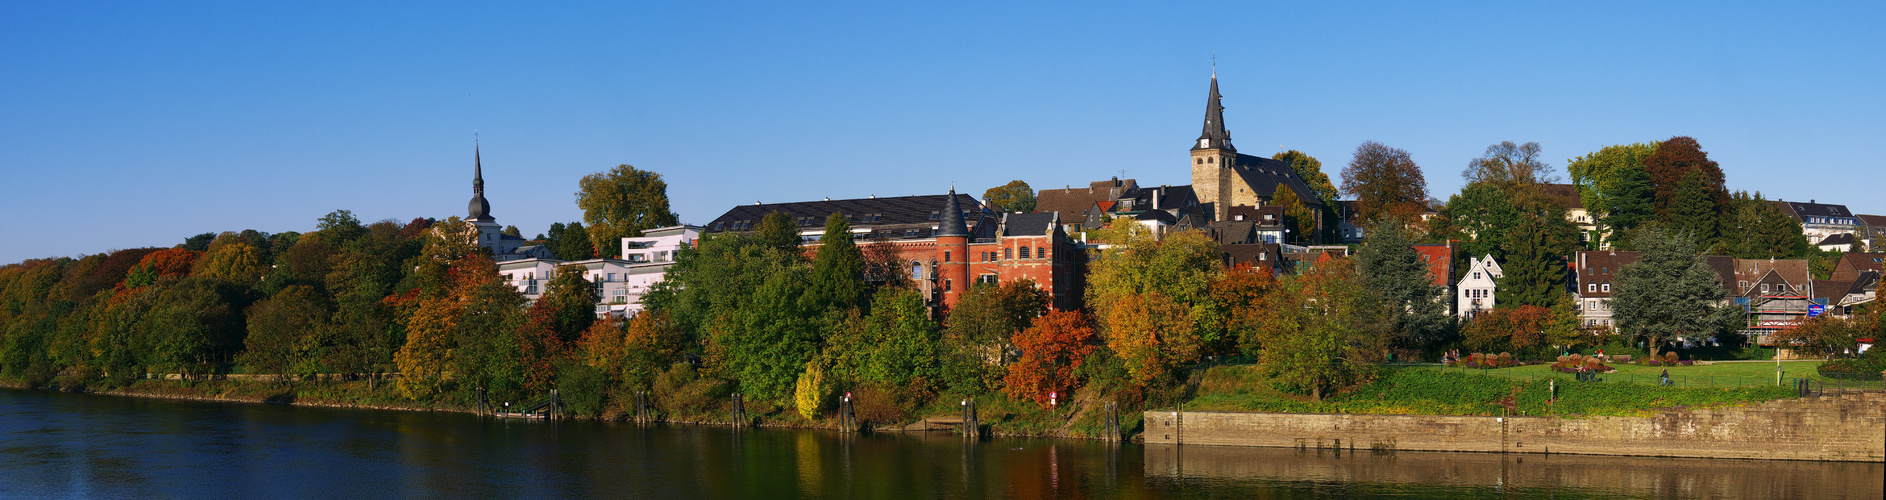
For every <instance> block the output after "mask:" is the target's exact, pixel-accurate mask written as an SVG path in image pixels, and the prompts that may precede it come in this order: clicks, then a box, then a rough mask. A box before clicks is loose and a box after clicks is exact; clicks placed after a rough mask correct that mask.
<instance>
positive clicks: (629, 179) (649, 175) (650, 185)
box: [576, 165, 679, 257]
mask: <svg viewBox="0 0 1886 500" xmlns="http://www.w3.org/2000/svg"><path fill="white" fill-rule="evenodd" d="M577 186H578V189H577V191H576V206H577V207H578V208H581V209H583V222H586V223H589V236H590V238H589V239H590V241H593V242H601V243H602V244H600V245H596V247H597V250H600V251H601V252H602V256H604V257H618V256H620V255H619V254H620V252H621V251H622V250H621V248H620V247H619V246H618V245H616V244H614V242H618V241H621V240H622V238H629V237H637V236H641V235H642V231H645V230H649V229H654V228H658V227H668V226H673V225H675V224H678V222H676V221H677V220H679V217H678V216H676V215H675V213H674V212H673V211H671V210H669V208H668V183H667V182H666V181H663V180H661V174H657V173H654V172H650V171H647V170H637V169H636V168H635V167H632V166H629V165H617V166H616V167H615V168H613V169H610V170H609V171H607V172H598V173H594V174H589V175H586V176H583V179H582V180H581V181H578V182H577Z"/></svg>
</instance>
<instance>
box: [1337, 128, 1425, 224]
mask: <svg viewBox="0 0 1886 500" xmlns="http://www.w3.org/2000/svg"><path fill="white" fill-rule="evenodd" d="M1342 177H1343V180H1342V191H1343V192H1344V193H1348V194H1349V195H1350V196H1353V197H1355V198H1356V210H1357V211H1358V214H1357V215H1358V216H1359V217H1360V218H1361V219H1362V220H1365V221H1372V220H1376V219H1379V218H1381V217H1384V216H1389V215H1394V216H1400V217H1402V218H1403V219H1404V220H1407V219H1408V218H1411V217H1414V216H1416V215H1419V214H1420V213H1421V211H1422V209H1423V208H1424V205H1423V204H1424V203H1425V202H1426V201H1427V199H1428V182H1427V179H1426V178H1425V177H1423V176H1422V175H1421V167H1420V166H1417V165H1415V162H1414V159H1413V158H1412V157H1410V156H1409V155H1408V152H1407V151H1404V150H1401V149H1396V148H1391V147H1388V146H1384V145H1382V143H1379V142H1375V141H1368V142H1364V143H1362V145H1361V146H1357V147H1356V152H1355V157H1354V158H1353V159H1351V160H1350V161H1349V166H1348V167H1344V168H1343V170H1342Z"/></svg>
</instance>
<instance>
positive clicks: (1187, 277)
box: [1087, 221, 1224, 361]
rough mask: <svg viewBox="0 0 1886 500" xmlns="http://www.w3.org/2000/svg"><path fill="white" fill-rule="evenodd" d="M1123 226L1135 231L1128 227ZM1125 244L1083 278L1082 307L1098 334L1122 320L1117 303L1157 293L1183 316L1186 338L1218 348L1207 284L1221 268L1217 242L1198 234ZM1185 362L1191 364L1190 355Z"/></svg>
mask: <svg viewBox="0 0 1886 500" xmlns="http://www.w3.org/2000/svg"><path fill="white" fill-rule="evenodd" d="M1124 224H1127V225H1130V226H1139V224H1135V223H1132V222H1130V221H1129V222H1124ZM1130 226H1128V227H1130ZM1140 227H1143V226H1140ZM1126 241H1127V242H1126V243H1125V244H1121V245H1117V246H1115V247H1113V248H1112V249H1109V250H1107V254H1106V256H1105V257H1104V258H1101V259H1100V260H1099V261H1098V262H1095V263H1094V264H1093V267H1092V268H1091V270H1090V271H1089V272H1088V287H1087V305H1088V307H1090V308H1092V309H1093V311H1094V316H1095V317H1096V319H1098V320H1099V321H1100V322H1101V330H1102V332H1103V333H1105V334H1108V335H1111V334H1112V331H1113V328H1114V327H1113V323H1112V321H1113V320H1114V319H1115V318H1120V317H1122V316H1120V315H1117V314H1114V313H1113V308H1114V307H1115V304H1116V303H1118V302H1119V301H1121V300H1125V299H1126V298H1128V297H1133V296H1139V295H1144V294H1148V293H1153V292H1157V293H1159V294H1160V295H1161V296H1163V297H1164V298H1165V299H1166V300H1167V301H1168V302H1170V303H1172V304H1174V305H1177V306H1179V307H1182V308H1184V309H1185V310H1186V311H1187V312H1186V314H1185V315H1184V316H1185V317H1186V319H1185V322H1186V323H1187V324H1188V325H1190V326H1189V328H1190V329H1191V330H1192V332H1191V333H1190V335H1193V336H1196V337H1199V341H1200V342H1201V343H1204V344H1216V343H1218V342H1219V340H1220V339H1219V338H1218V335H1220V334H1221V333H1222V332H1220V331H1219V330H1218V329H1217V325H1218V324H1219V323H1220V322H1219V320H1218V319H1217V318H1215V317H1214V316H1213V315H1214V313H1215V312H1216V310H1215V308H1213V306H1212V302H1211V283H1212V282H1213V281H1216V280H1217V278H1218V275H1219V274H1220V273H1221V272H1223V267H1224V264H1223V262H1222V261H1221V260H1220V258H1219V250H1218V242H1217V241H1214V240H1212V239H1211V238H1208V237H1206V236H1205V235H1204V234H1203V233H1201V232H1198V231H1185V232H1180V233H1177V234H1172V235H1168V236H1167V237H1166V239H1164V240H1153V239H1151V238H1149V237H1148V238H1140V237H1128V239H1127V240H1126ZM1142 300H1143V299H1142ZM1159 305H1161V306H1163V305H1164V304H1163V303H1162V304H1159ZM1161 311H1163V309H1162V310H1161ZM1184 357H1186V358H1188V359H1186V361H1190V359H1189V358H1190V356H1189V355H1188V356H1184Z"/></svg>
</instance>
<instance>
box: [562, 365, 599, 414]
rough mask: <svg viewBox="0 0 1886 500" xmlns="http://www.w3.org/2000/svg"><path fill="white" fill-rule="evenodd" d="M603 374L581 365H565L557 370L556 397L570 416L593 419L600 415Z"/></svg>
mask: <svg viewBox="0 0 1886 500" xmlns="http://www.w3.org/2000/svg"><path fill="white" fill-rule="evenodd" d="M603 385H604V384H603V374H602V372H601V371H598V370H596V369H595V368H590V367H589V366H588V365H584V364H582V363H566V364H565V365H564V366H563V368H562V369H559V370H557V396H558V397H559V398H562V400H563V406H564V408H565V409H567V410H569V412H570V414H571V415H575V416H579V417H594V416H598V415H601V414H602V409H603V404H604V400H605V397H604V389H603Z"/></svg>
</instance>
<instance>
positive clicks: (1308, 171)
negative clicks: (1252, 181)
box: [1270, 149, 1340, 206]
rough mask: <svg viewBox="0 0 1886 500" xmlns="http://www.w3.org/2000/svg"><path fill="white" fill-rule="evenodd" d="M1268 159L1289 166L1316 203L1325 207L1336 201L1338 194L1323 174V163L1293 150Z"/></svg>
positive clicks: (1326, 175) (1327, 177) (1327, 176)
mask: <svg viewBox="0 0 1886 500" xmlns="http://www.w3.org/2000/svg"><path fill="white" fill-rule="evenodd" d="M1270 159H1272V160H1277V161H1281V162H1284V163H1288V164H1290V170H1291V171H1293V172H1296V174H1297V177H1298V178H1300V179H1303V183H1304V184H1305V185H1308V186H1310V192H1311V193H1313V194H1314V195H1315V196H1316V202H1317V203H1320V204H1323V205H1325V206H1328V205H1330V204H1331V203H1332V202H1334V201H1335V200H1336V196H1337V195H1338V194H1339V193H1340V192H1339V191H1337V190H1336V185H1335V184H1332V183H1330V182H1329V175H1328V174H1324V173H1323V162H1322V161H1320V160H1317V159H1316V157H1314V156H1310V155H1309V154H1308V153H1304V152H1302V151H1297V150H1295V149H1292V150H1289V151H1284V152H1282V153H1277V154H1275V155H1271V157H1270Z"/></svg>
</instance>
